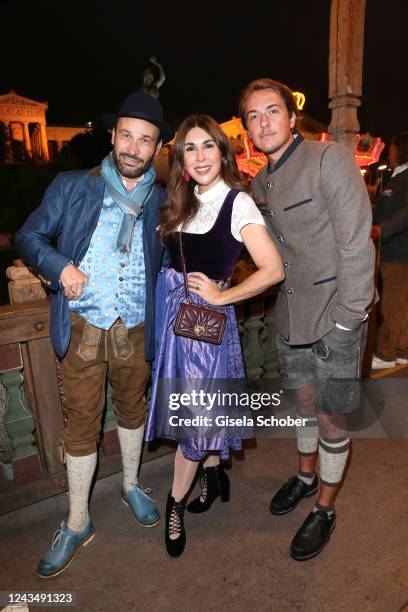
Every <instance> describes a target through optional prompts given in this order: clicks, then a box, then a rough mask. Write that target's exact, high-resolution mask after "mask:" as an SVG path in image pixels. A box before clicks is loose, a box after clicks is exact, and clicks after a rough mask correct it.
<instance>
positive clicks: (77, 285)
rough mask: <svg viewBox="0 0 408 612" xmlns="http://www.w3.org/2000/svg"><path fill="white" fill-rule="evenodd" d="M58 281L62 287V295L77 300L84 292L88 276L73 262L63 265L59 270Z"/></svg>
mask: <svg viewBox="0 0 408 612" xmlns="http://www.w3.org/2000/svg"><path fill="white" fill-rule="evenodd" d="M60 281H61V283H62V285H63V287H64V295H65V297H66V298H67V299H68V300H79V298H80V297H81V295H82V294H83V292H84V285H86V283H87V282H88V277H87V276H86V275H85V274H84V273H83V272H81V270H78V268H76V267H75V266H74V265H73V264H68V265H67V266H65V268H64V269H63V271H62V272H61V276H60Z"/></svg>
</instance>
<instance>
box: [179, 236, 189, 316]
mask: <svg viewBox="0 0 408 612" xmlns="http://www.w3.org/2000/svg"><path fill="white" fill-rule="evenodd" d="M181 229H182V228H180V231H179V254H180V263H181V268H182V270H183V278H184V289H185V291H186V302H187V304H189V303H190V292H189V290H188V284H187V270H186V260H185V259H184V251H183V241H182V240H181Z"/></svg>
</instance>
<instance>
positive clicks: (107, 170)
mask: <svg viewBox="0 0 408 612" xmlns="http://www.w3.org/2000/svg"><path fill="white" fill-rule="evenodd" d="M101 173H102V177H103V180H104V181H105V185H106V188H107V189H108V191H109V193H110V194H111V196H112V199H113V201H114V202H115V204H116V205H117V206H119V208H120V209H121V210H122V211H123V212H124V213H125V214H124V216H123V221H122V225H121V227H120V230H119V234H118V238H117V243H116V246H117V248H118V249H119V250H120V251H123V252H125V253H130V251H131V246H132V238H133V231H134V229H135V224H136V219H137V217H138V216H139V214H140V212H141V210H142V209H143V206H144V205H145V204H146V202H148V201H149V199H150V196H151V195H152V193H153V189H154V183H155V180H156V173H155V171H154V170H153V168H149V170H148V171H147V172H146V174H145V175H144V177H143V179H142V180H141V181H140V183H138V184H137V185H136V187H135V188H134V189H132V191H127V189H126V187H125V186H124V184H123V183H122V180H121V178H120V176H119V173H118V171H117V169H116V165H115V162H114V160H113V155H112V153H109V155H108V156H107V157H105V159H104V160H103V161H102V168H101Z"/></svg>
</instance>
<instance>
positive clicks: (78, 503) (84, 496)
mask: <svg viewBox="0 0 408 612" xmlns="http://www.w3.org/2000/svg"><path fill="white" fill-rule="evenodd" d="M96 459H97V455H96V453H92V454H91V455H85V457H73V456H72V455H69V454H68V453H67V472H68V486H69V518H68V527H69V528H70V529H72V530H73V531H83V530H84V529H85V527H86V524H87V522H88V518H89V512H88V504H89V491H90V490H91V484H92V478H93V475H94V473H95V468H96Z"/></svg>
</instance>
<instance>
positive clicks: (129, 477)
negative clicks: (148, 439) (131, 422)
mask: <svg viewBox="0 0 408 612" xmlns="http://www.w3.org/2000/svg"><path fill="white" fill-rule="evenodd" d="M144 429H145V428H144V425H142V427H139V428H138V429H125V428H124V427H120V426H119V425H118V438H119V444H120V452H121V454H122V465H123V488H124V490H125V491H126V492H128V491H131V490H132V489H133V488H134V486H135V484H137V482H138V477H137V475H138V471H139V464H140V455H141V452H142V445H143V435H144Z"/></svg>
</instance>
